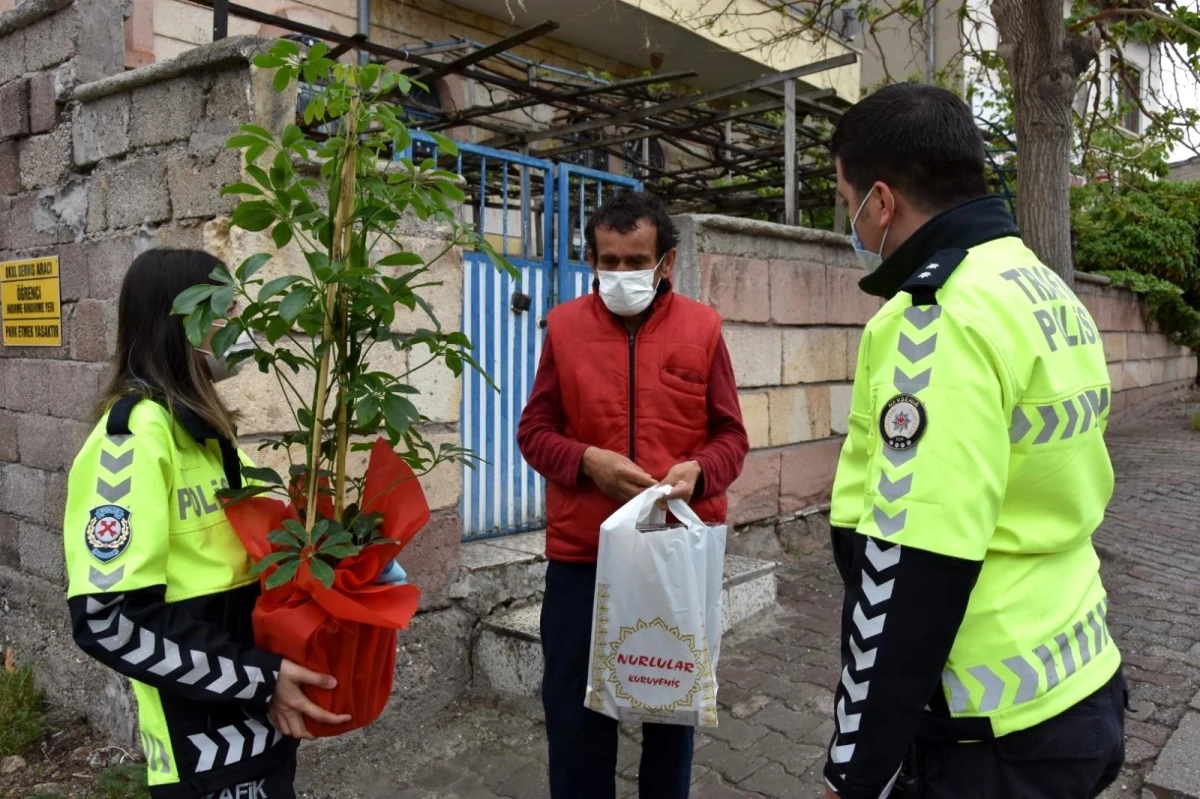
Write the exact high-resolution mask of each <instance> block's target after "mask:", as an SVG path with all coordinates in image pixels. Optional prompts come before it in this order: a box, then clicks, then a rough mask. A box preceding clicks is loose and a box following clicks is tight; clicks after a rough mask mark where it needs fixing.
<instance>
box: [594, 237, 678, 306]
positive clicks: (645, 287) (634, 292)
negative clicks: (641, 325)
mask: <svg viewBox="0 0 1200 799" xmlns="http://www.w3.org/2000/svg"><path fill="white" fill-rule="evenodd" d="M666 257H667V256H666V253H663V258H666ZM663 258H659V259H658V263H657V264H655V265H654V268H653V269H643V270H640V271H637V272H615V271H608V270H604V271H601V270H599V269H597V270H596V277H597V279H598V280H599V281H600V299H601V300H602V301H603V302H604V307H606V308H608V310H610V311H612V312H613V313H614V314H616V315H617V316H637V315H638V314H641V313H644V312H645V311H646V309H647V308H649V307H650V303H652V302H654V295H655V294H657V293H658V281H657V280H655V279H654V275H655V274H656V273H657V272H658V267H659V265H660V264H662V262H663Z"/></svg>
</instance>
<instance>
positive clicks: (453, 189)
mask: <svg viewBox="0 0 1200 799" xmlns="http://www.w3.org/2000/svg"><path fill="white" fill-rule="evenodd" d="M438 185H439V187H440V188H441V190H442V194H444V195H445V196H446V197H447V198H448V199H449V200H451V201H452V202H456V203H461V202H465V201H466V199H467V195H466V193H465V192H464V191H463V190H462V189H460V188H459V187H458V186H456V185H455V184H453V183H440V184H438Z"/></svg>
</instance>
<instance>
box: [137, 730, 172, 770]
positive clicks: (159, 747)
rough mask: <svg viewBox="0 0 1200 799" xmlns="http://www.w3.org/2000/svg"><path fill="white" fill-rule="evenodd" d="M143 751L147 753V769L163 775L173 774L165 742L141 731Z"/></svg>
mask: <svg viewBox="0 0 1200 799" xmlns="http://www.w3.org/2000/svg"><path fill="white" fill-rule="evenodd" d="M141 737H142V751H143V752H145V753H146V768H148V769H149V770H150V771H158V772H160V773H162V774H170V773H171V756H170V755H168V754H167V747H166V746H164V745H163V742H162V741H160V740H159V739H158V738H155V737H154V736H153V735H151V734H149V733H148V732H146V731H145V730H142V731H141Z"/></svg>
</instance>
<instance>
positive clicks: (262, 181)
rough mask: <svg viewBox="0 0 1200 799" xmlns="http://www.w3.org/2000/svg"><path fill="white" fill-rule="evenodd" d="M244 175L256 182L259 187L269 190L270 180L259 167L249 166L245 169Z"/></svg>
mask: <svg viewBox="0 0 1200 799" xmlns="http://www.w3.org/2000/svg"><path fill="white" fill-rule="evenodd" d="M246 173H247V174H248V175H250V177H252V178H254V179H255V180H257V181H258V183H259V185H260V186H263V187H264V188H268V189H269V188H271V179H270V178H268V177H267V173H266V171H265V170H264V169H263V168H262V167H261V166H255V165H253V164H251V165H249V166H247V167H246ZM259 194H262V192H259Z"/></svg>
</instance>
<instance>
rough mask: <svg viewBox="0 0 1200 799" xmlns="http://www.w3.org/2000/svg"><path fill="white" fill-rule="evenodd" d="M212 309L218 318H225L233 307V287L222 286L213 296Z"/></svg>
mask: <svg viewBox="0 0 1200 799" xmlns="http://www.w3.org/2000/svg"><path fill="white" fill-rule="evenodd" d="M211 305H212V309H213V313H214V314H216V315H217V316H225V315H226V314H228V313H229V309H230V308H232V307H233V286H221V287H220V288H219V289H217V290H216V291H214V292H213V294H212V302H211Z"/></svg>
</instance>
